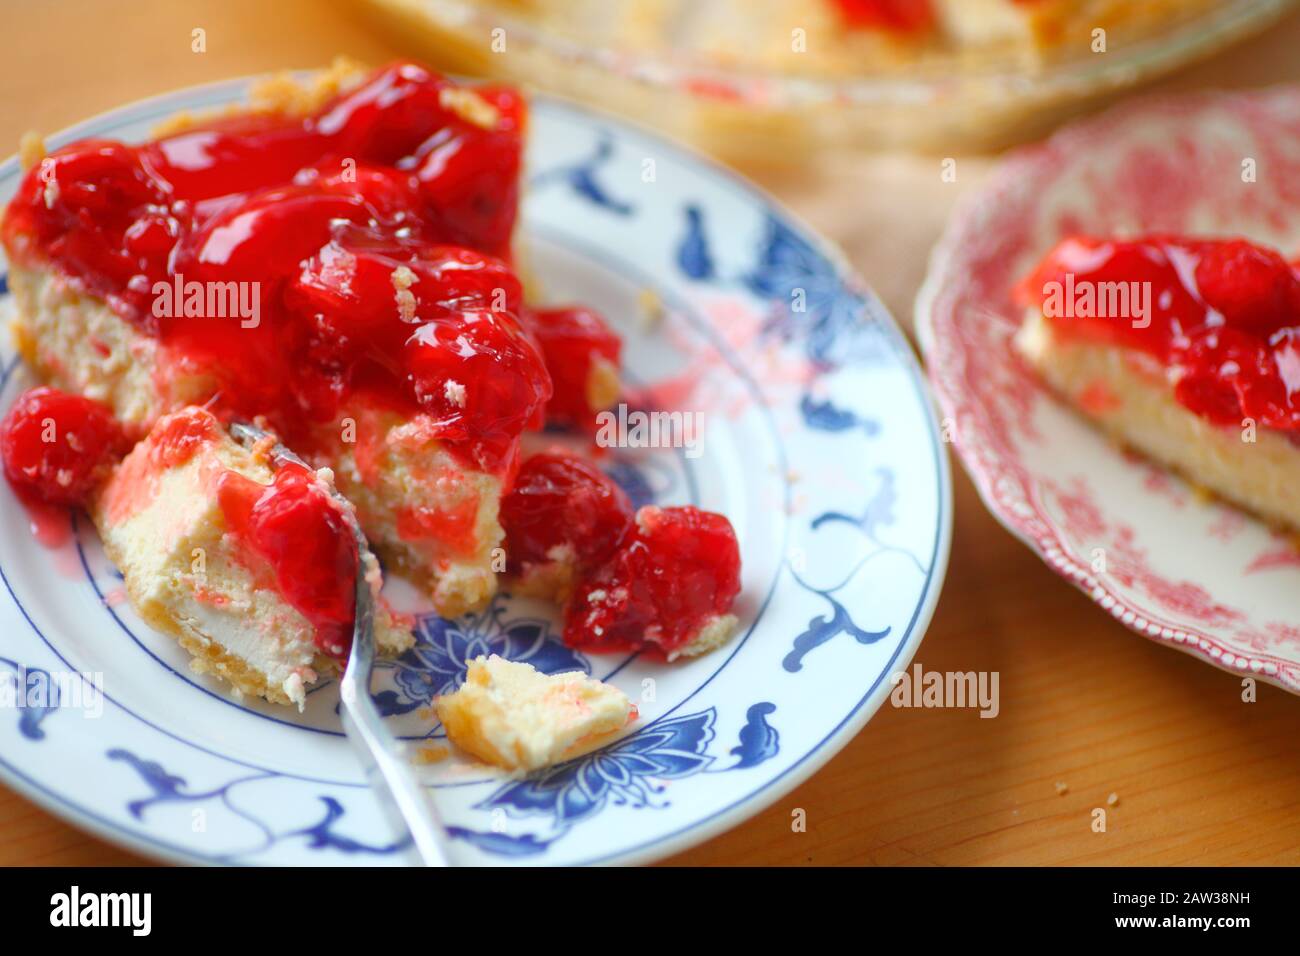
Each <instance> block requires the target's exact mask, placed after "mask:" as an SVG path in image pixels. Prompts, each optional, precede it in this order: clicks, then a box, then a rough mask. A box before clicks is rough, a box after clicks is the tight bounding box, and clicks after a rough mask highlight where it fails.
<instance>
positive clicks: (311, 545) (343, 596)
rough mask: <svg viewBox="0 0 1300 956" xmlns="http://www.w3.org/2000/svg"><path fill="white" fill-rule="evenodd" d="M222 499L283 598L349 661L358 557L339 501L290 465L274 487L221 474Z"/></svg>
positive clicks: (324, 644) (324, 647) (324, 645)
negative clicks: (265, 565)
mask: <svg viewBox="0 0 1300 956" xmlns="http://www.w3.org/2000/svg"><path fill="white" fill-rule="evenodd" d="M217 500H218V502H219V503H220V505H221V512H222V514H223V515H224V517H225V519H226V525H227V527H228V528H229V530H230V532H231V533H233V534H234V535H235V536H236V537H237V538H238V540H239V541H240V542H241V544H242V546H243V547H246V548H248V549H249V550H250V551H251V552H253V553H254V554H256V555H257V556H259V557H261V558H262V559H263V560H265V561H266V562H267V563H268V564H269V565H270V566H271V568H272V569H273V571H274V574H275V579H276V585H277V588H278V590H279V591H280V593H281V595H283V597H284V599H285V600H286V601H288V602H289V604H290V605H292V606H293V607H294V608H296V609H297V610H298V611H299V612H300V613H301V614H302V615H303V617H305V618H306V619H307V620H308V621H310V622H311V624H312V625H313V626H314V627H315V629H316V646H317V647H318V648H320V650H321V652H322V653H324V654H327V655H329V656H330V657H333V658H335V659H336V660H339V661H343V660H346V658H347V655H348V651H349V650H350V649H351V647H352V622H353V618H354V615H355V613H356V594H355V593H354V591H353V584H352V582H353V581H354V580H355V579H356V573H357V555H356V545H355V544H354V543H353V538H352V533H351V530H350V529H349V527H348V524H347V520H346V518H345V517H344V516H343V514H342V512H341V511H340V505H339V504H338V503H337V502H336V501H334V499H333V498H332V497H331V496H330V494H329V492H328V491H327V490H326V489H325V488H324V487H323V486H322V485H321V483H320V481H319V480H317V478H316V476H315V475H314V474H313V473H312V472H311V471H309V470H308V469H306V468H303V467H302V466H300V465H296V464H293V463H291V462H286V463H283V464H282V465H281V466H280V467H279V470H278V471H276V474H275V481H274V483H273V484H270V485H263V484H260V483H258V482H256V481H253V480H251V479H249V478H246V477H244V476H243V475H241V474H239V473H238V472H234V471H226V472H223V473H222V474H221V476H220V477H219V478H218V479H217Z"/></svg>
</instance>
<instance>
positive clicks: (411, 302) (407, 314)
mask: <svg viewBox="0 0 1300 956" xmlns="http://www.w3.org/2000/svg"><path fill="white" fill-rule="evenodd" d="M392 280H393V298H395V299H396V300H397V314H398V316H399V317H400V318H401V320H402V321H403V322H414V321H415V293H414V292H412V291H411V286H413V285H415V283H417V282H419V281H420V277H419V276H417V275H416V274H415V273H414V272H412V271H411V269H410V267H408V266H398V267H397V268H396V269H394V270H393V274H392Z"/></svg>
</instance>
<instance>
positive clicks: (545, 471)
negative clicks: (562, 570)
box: [501, 454, 632, 574]
mask: <svg viewBox="0 0 1300 956" xmlns="http://www.w3.org/2000/svg"><path fill="white" fill-rule="evenodd" d="M501 526H502V527H503V528H505V531H506V544H505V548H506V555H507V558H508V560H509V571H510V573H511V574H522V573H525V572H526V571H527V569H528V568H529V567H530V566H535V565H544V564H546V563H548V562H550V561H554V560H563V559H562V558H558V557H557V555H561V554H565V553H566V552H567V554H568V555H570V556H571V560H572V562H573V564H574V566H575V569H576V570H577V571H578V572H579V573H585V572H587V571H589V570H591V569H593V568H595V567H597V566H598V565H600V564H602V563H603V562H605V561H607V560H608V559H609V557H610V556H611V555H612V554H613V553H614V551H615V549H617V548H618V546H619V544H620V543H621V542H622V541H623V539H624V538H625V537H626V536H627V533H628V531H629V529H630V528H631V527H632V503H631V502H630V501H629V500H628V497H627V495H626V494H624V492H623V489H622V488H620V487H619V486H618V485H616V484H614V482H613V481H612V480H610V478H609V477H608V476H607V475H606V474H605V473H604V472H603V471H601V470H600V469H599V468H597V467H596V466H595V465H592V464H590V463H589V462H586V461H583V460H582V459H581V458H575V457H574V456H572V455H556V454H543V455H533V456H532V457H531V458H528V459H527V460H525V461H524V463H523V465H522V467H520V469H519V474H518V476H516V478H515V484H514V488H513V489H511V491H510V493H509V494H508V495H506V496H505V497H504V498H503V499H502V500H501ZM557 549H561V550H557Z"/></svg>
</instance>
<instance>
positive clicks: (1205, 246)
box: [1017, 236, 1300, 429]
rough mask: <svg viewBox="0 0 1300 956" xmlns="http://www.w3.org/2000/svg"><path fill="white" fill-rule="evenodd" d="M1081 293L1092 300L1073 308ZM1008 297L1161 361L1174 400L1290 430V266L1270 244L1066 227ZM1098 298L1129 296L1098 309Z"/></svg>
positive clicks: (1294, 365) (1072, 333) (1293, 383)
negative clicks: (1076, 231)
mask: <svg viewBox="0 0 1300 956" xmlns="http://www.w3.org/2000/svg"><path fill="white" fill-rule="evenodd" d="M1061 290H1066V293H1067V294H1066V295H1064V296H1062V295H1061ZM1069 290H1074V291H1075V295H1074V297H1073V298H1072V297H1071V296H1070V295H1069V294H1068V292H1069ZM1085 292H1087V293H1089V294H1092V295H1093V297H1094V300H1095V304H1094V306H1090V307H1089V308H1087V309H1085V310H1084V311H1087V312H1090V313H1092V314H1088V315H1082V316H1081V315H1078V314H1077V313H1078V311H1079V308H1078V306H1079V304H1080V303H1082V301H1083V300H1082V299H1081V298H1079V296H1080V295H1081V294H1082V293H1085ZM1120 292H1122V293H1123V296H1122V297H1117V294H1118V293H1120ZM1017 296H1018V298H1019V300H1020V301H1021V302H1023V303H1025V304H1029V305H1033V306H1036V307H1038V308H1041V309H1044V310H1045V314H1046V315H1047V319H1048V321H1049V322H1050V323H1051V325H1052V327H1053V329H1055V330H1056V331H1057V332H1058V333H1059V334H1061V335H1063V336H1067V337H1072V338H1076V339H1082V340H1088V341H1099V342H1106V343H1110V344H1115V345H1119V346H1121V347H1123V348H1128V349H1133V350H1136V351H1140V352H1145V353H1147V354H1148V355H1150V356H1152V357H1153V358H1155V359H1156V360H1157V361H1159V362H1160V363H1162V364H1163V365H1165V366H1166V367H1167V368H1168V369H1169V370H1170V373H1171V377H1172V379H1173V381H1174V383H1175V385H1174V392H1175V396H1176V398H1177V399H1178V401H1179V402H1181V403H1182V404H1183V405H1184V406H1185V407H1187V408H1188V409H1190V410H1191V411H1193V412H1196V413H1197V414H1199V415H1202V416H1203V417H1205V418H1207V419H1209V420H1210V421H1213V422H1216V423H1219V424H1236V425H1240V424H1241V421H1242V419H1243V418H1244V417H1250V418H1253V419H1254V420H1255V421H1256V422H1258V423H1259V424H1261V425H1264V426H1267V427H1270V428H1279V429H1297V428H1300V398H1298V396H1300V342H1298V341H1297V339H1298V338H1300V269H1298V268H1297V267H1296V266H1294V265H1292V264H1290V263H1288V262H1287V261H1286V260H1285V259H1283V258H1282V257H1281V256H1280V255H1278V254H1277V253H1276V252H1274V251H1273V250H1271V249H1266V248H1263V247H1261V246H1257V245H1254V244H1252V243H1250V242H1247V241H1246V240H1244V239H1185V238H1181V237H1174V236H1149V237H1146V238H1141V239H1135V240H1130V241H1108V240H1101V239H1091V238H1086V237H1075V238H1071V239H1067V240H1065V241H1063V242H1061V243H1060V244H1059V245H1058V246H1057V247H1056V248H1055V249H1053V250H1052V251H1051V252H1049V253H1048V254H1047V256H1046V257H1045V258H1044V259H1043V261H1042V262H1041V263H1040V264H1039V266H1038V267H1037V269H1035V270H1034V272H1033V273H1031V274H1030V276H1029V277H1028V278H1027V279H1026V280H1025V281H1024V283H1022V285H1021V287H1020V289H1019V291H1018V293H1017ZM1103 298H1106V299H1114V300H1115V301H1118V302H1120V303H1122V302H1124V301H1128V302H1129V303H1130V305H1129V308H1128V310H1127V312H1126V313H1125V314H1119V315H1116V314H1109V312H1110V310H1109V309H1106V310H1103V309H1101V308H1099V305H1100V303H1101V301H1102V299H1103ZM1134 302H1145V311H1146V313H1147V314H1145V315H1142V314H1139V313H1141V312H1142V311H1143V309H1142V308H1135V307H1134V306H1133V303H1134ZM1062 305H1064V306H1066V307H1067V308H1066V309H1064V310H1062V309H1060V308H1059V307H1060V306H1062ZM1049 306H1050V308H1049ZM1120 311H1123V310H1122V309H1121V310H1120ZM1058 312H1059V313H1062V314H1058ZM1070 312H1073V313H1075V314H1070ZM1099 313H1100V314H1099Z"/></svg>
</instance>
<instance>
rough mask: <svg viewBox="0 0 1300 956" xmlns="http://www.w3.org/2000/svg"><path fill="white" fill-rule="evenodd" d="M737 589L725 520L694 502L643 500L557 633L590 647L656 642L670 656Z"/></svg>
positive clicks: (731, 536) (735, 548)
mask: <svg viewBox="0 0 1300 956" xmlns="http://www.w3.org/2000/svg"><path fill="white" fill-rule="evenodd" d="M739 593H740V548H739V545H738V544H737V543H736V533H735V531H733V530H732V527H731V523H730V522H729V521H728V520H727V519H726V518H725V517H723V516H722V515H719V514H713V513H712V512H708V511H700V510H699V509H697V508H691V507H683V508H657V507H653V506H647V507H644V508H642V509H641V510H640V511H638V512H637V514H636V527H635V529H634V530H633V533H632V534H630V535H629V536H628V537H627V538H626V539H625V540H624V542H623V545H622V546H621V547H620V548H619V549H618V551H616V552H615V553H614V556H613V557H612V558H611V559H610V560H609V561H607V562H606V563H605V564H603V565H602V566H601V567H599V568H598V569H597V570H596V571H594V572H592V573H591V574H589V575H587V576H586V577H584V578H583V579H582V580H581V581H580V582H579V583H578V585H577V587H576V588H575V589H574V591H573V594H572V596H571V597H570V598H569V601H568V603H567V604H566V606H565V609H564V641H565V643H566V644H569V645H570V646H572V647H578V648H582V649H584V650H591V651H619V650H633V649H639V648H642V647H651V648H655V649H657V650H658V651H661V652H662V653H664V654H665V655H666V656H668V657H672V656H674V655H675V654H676V653H677V652H679V651H680V650H681V649H682V647H683V646H685V645H687V644H688V643H689V642H690V641H691V640H692V639H693V638H695V637H696V636H697V635H698V634H699V632H700V630H701V629H702V628H704V627H705V626H706V625H707V624H709V623H710V622H711V621H712V620H713V619H714V618H717V617H719V616H720V615H725V614H726V613H728V612H729V611H730V610H731V606H732V604H733V603H734V602H735V599H736V595H737V594H739Z"/></svg>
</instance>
